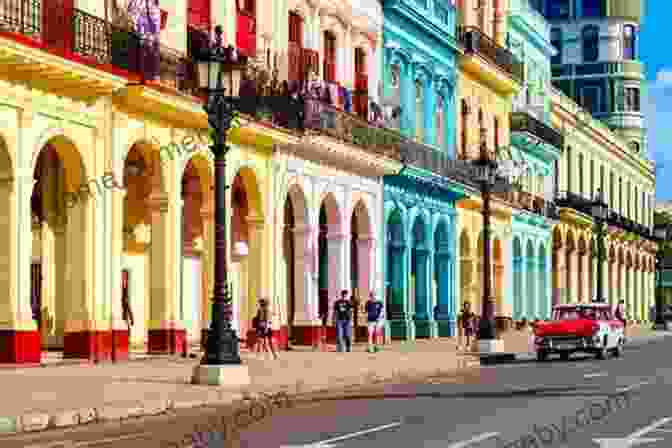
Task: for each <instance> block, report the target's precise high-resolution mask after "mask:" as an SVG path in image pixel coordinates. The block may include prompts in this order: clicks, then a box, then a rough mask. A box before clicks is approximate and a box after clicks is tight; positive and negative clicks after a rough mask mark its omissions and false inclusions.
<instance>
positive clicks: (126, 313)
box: [121, 288, 135, 338]
mask: <svg viewBox="0 0 672 448" xmlns="http://www.w3.org/2000/svg"><path fill="white" fill-rule="evenodd" d="M121 314H122V319H123V320H124V322H126V326H127V327H128V337H129V338H130V337H131V327H132V326H133V325H134V324H135V320H134V319H133V310H132V309H131V302H130V300H129V298H128V288H124V292H123V294H122V295H121Z"/></svg>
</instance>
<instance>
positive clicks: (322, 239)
mask: <svg viewBox="0 0 672 448" xmlns="http://www.w3.org/2000/svg"><path fill="white" fill-rule="evenodd" d="M340 223H341V212H340V209H339V206H338V202H337V201H336V197H335V196H334V195H333V194H332V193H328V194H327V195H326V196H325V197H324V199H323V200H322V204H321V205H320V215H319V233H318V277H317V283H318V291H319V293H318V297H319V314H320V316H322V320H323V325H326V324H327V323H328V317H329V312H330V310H331V309H332V306H333V302H334V301H336V300H337V299H338V298H340V293H341V291H340V290H339V287H340V286H342V285H341V283H340V279H339V277H340V272H341V271H340V269H341V250H342V244H343V235H342V234H341V224H340ZM327 328H328V329H327V340H328V341H329V342H330V343H331V342H335V341H336V328H335V327H333V326H328V327H327Z"/></svg>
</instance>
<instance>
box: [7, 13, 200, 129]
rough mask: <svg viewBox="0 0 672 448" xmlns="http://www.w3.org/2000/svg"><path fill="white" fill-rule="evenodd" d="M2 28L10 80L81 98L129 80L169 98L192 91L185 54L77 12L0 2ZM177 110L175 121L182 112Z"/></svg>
mask: <svg viewBox="0 0 672 448" xmlns="http://www.w3.org/2000/svg"><path fill="white" fill-rule="evenodd" d="M0 29H1V31H0V40H1V41H2V51H0V67H2V68H0V77H2V78H4V79H7V80H10V81H14V82H25V83H27V84H29V85H30V86H31V87H34V88H37V89H40V90H43V91H46V92H51V93H54V94H58V95H59V96H68V97H71V98H74V99H80V100H93V99H95V98H97V97H99V96H105V95H111V94H112V93H113V92H114V91H118V90H119V89H120V88H123V87H126V86H127V85H128V84H129V82H130V84H133V85H134V87H136V86H135V85H143V86H151V87H152V88H153V89H154V90H156V91H157V92H161V93H169V94H171V95H174V94H178V96H179V95H185V94H186V95H190V94H193V93H194V90H193V87H194V84H193V80H195V77H194V76H193V75H195V73H194V70H193V67H192V66H191V62H190V61H189V60H188V59H187V57H186V55H185V54H183V53H181V52H178V51H176V50H173V49H171V48H168V47H166V46H164V45H161V44H160V43H159V42H158V41H156V40H152V39H143V38H142V37H141V36H140V35H138V34H136V33H134V32H132V31H126V30H123V29H120V28H117V27H115V26H113V25H112V24H111V23H110V22H107V21H105V20H104V19H102V18H100V17H96V16H94V15H91V14H89V13H87V12H85V11H81V10H79V9H72V10H63V9H58V8H55V7H54V6H53V4H51V3H48V2H44V1H41V0H2V6H0ZM73 63H74V64H73ZM78 64H79V65H78ZM193 100H194V98H193V97H192V98H189V100H188V102H193ZM185 101H186V99H185ZM189 108H191V106H189V107H188V109H189ZM175 112H177V113H176V114H174V115H175V117H174V118H178V117H177V115H179V113H181V112H183V111H179V112H178V111H175ZM201 113H202V112H201ZM187 118H188V117H187ZM206 124H207V123H206Z"/></svg>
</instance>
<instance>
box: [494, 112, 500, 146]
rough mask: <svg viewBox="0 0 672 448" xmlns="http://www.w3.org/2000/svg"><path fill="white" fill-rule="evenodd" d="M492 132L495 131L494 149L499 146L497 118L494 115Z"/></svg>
mask: <svg viewBox="0 0 672 448" xmlns="http://www.w3.org/2000/svg"><path fill="white" fill-rule="evenodd" d="M493 125H494V133H495V151H497V149H498V148H499V120H498V119H497V117H495V119H494V122H493Z"/></svg>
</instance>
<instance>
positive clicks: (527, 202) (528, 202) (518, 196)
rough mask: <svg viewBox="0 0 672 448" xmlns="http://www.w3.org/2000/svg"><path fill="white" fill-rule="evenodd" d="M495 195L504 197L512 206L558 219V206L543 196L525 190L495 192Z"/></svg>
mask: <svg viewBox="0 0 672 448" xmlns="http://www.w3.org/2000/svg"><path fill="white" fill-rule="evenodd" d="M494 196H495V197H497V198H499V199H502V200H504V201H506V202H508V203H509V204H511V205H512V206H514V207H516V208H518V209H521V210H526V211H528V212H531V213H536V214H537V215H539V216H543V217H546V218H550V219H558V218H559V216H558V213H557V207H556V205H555V203H554V202H552V201H547V200H545V199H544V198H542V197H539V196H536V195H534V194H531V193H527V192H524V191H509V192H506V193H495V194H494Z"/></svg>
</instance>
